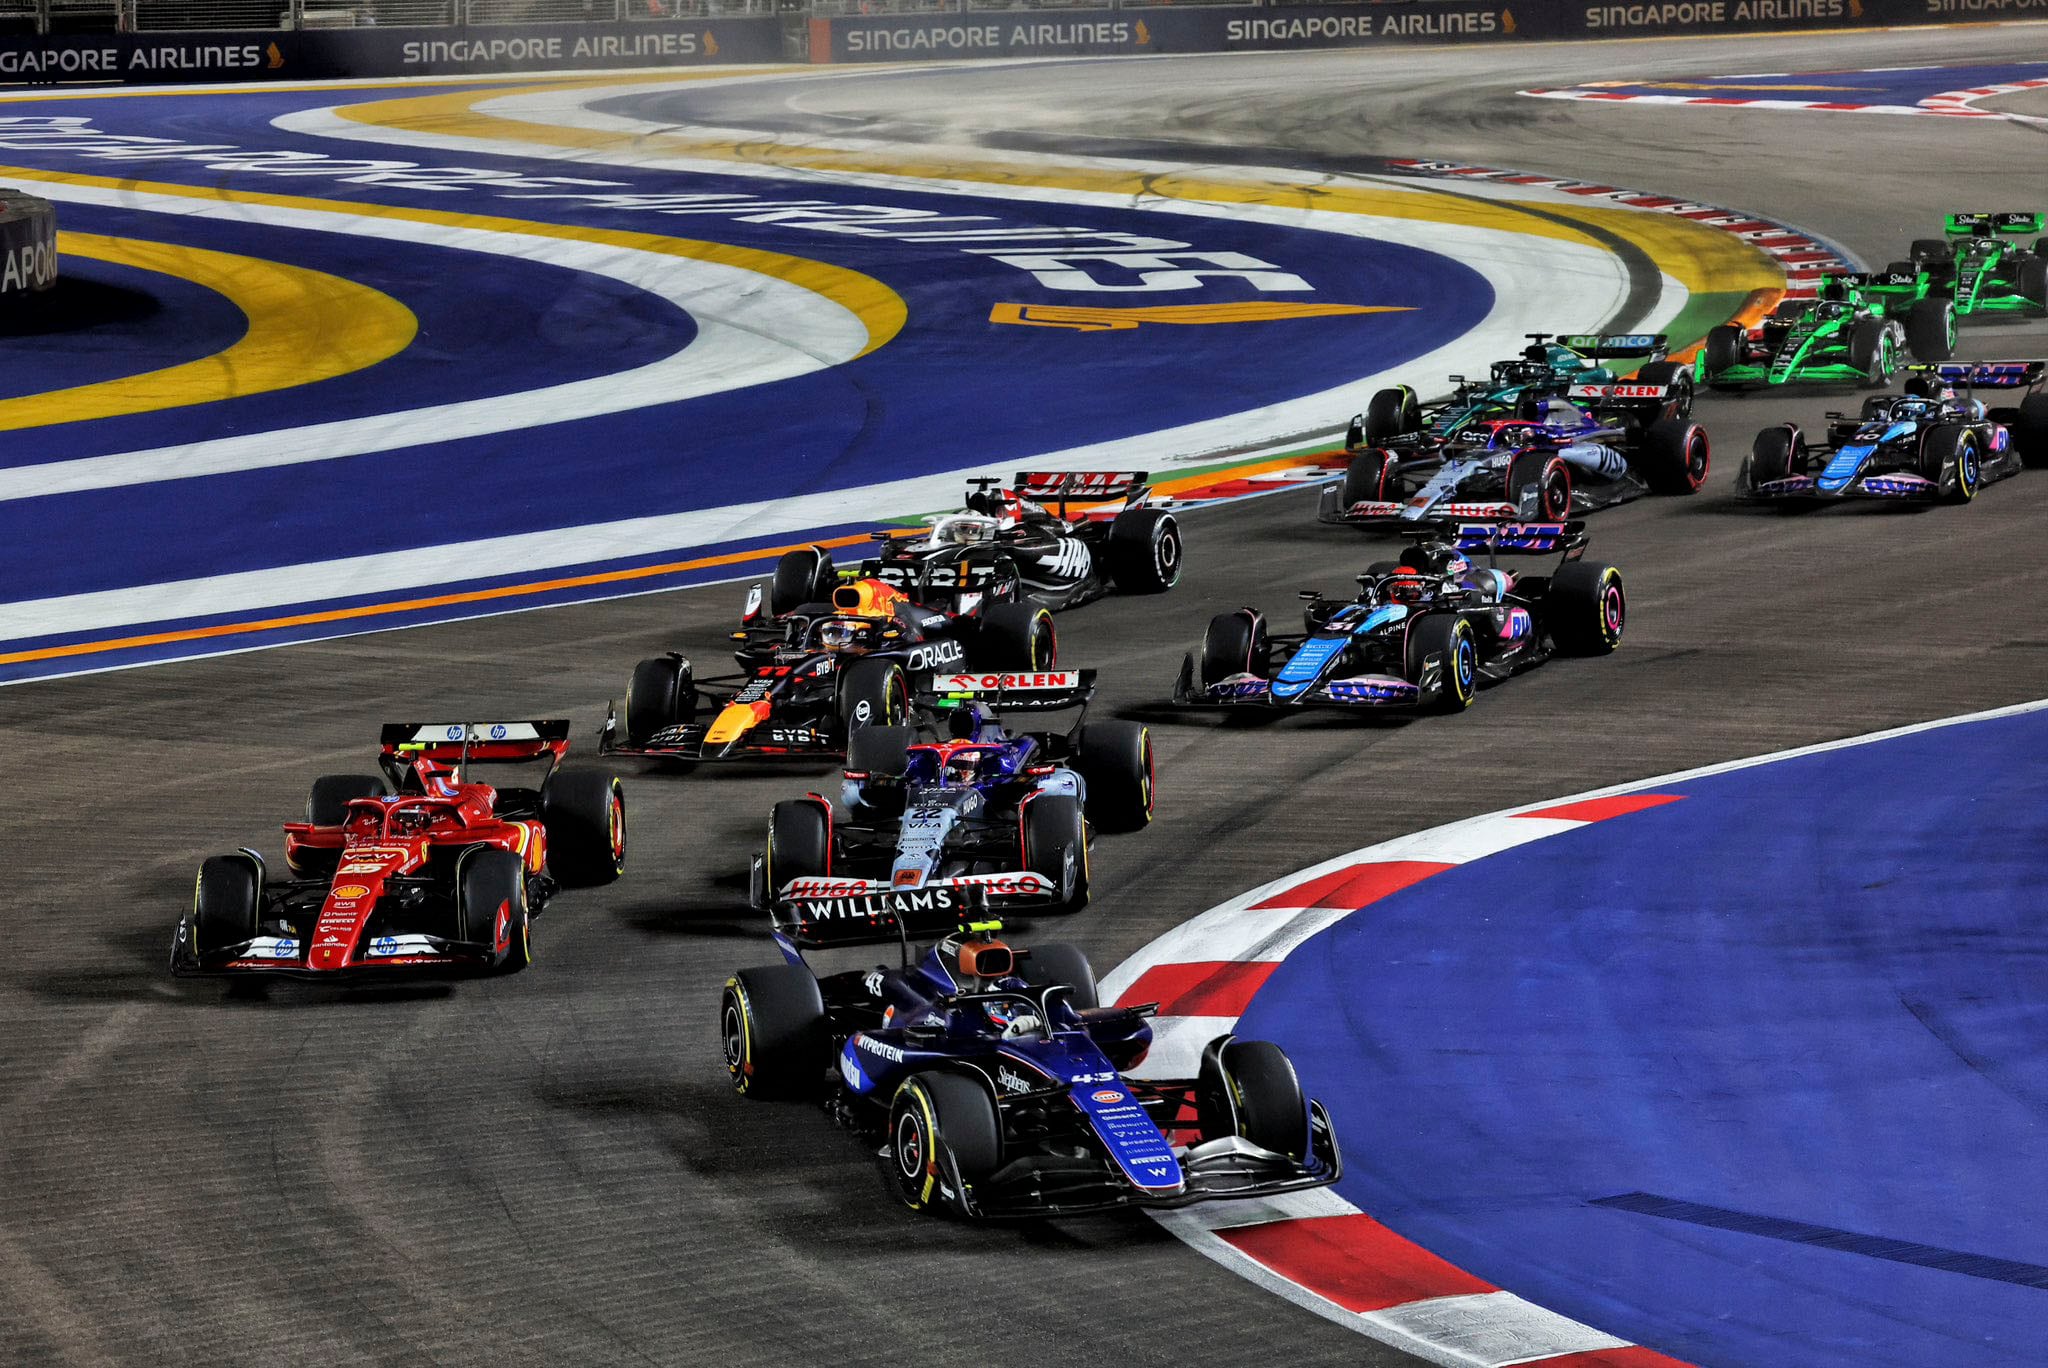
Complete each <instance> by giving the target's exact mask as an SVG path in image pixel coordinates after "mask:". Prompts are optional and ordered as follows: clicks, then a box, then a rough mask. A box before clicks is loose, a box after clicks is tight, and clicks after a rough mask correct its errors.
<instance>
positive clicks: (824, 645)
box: [815, 617, 868, 651]
mask: <svg viewBox="0 0 2048 1368" xmlns="http://www.w3.org/2000/svg"><path fill="white" fill-rule="evenodd" d="M867 637H868V624H867V623H866V622H865V621H863V620H861V619H860V618H846V617H832V618H826V619H825V620H824V621H823V622H821V623H819V624H818V630H817V633H816V637H815V640H816V642H817V645H818V649H819V650H821V651H858V650H861V649H862V648H863V647H865V646H866V645H867Z"/></svg>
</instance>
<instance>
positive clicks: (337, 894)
mask: <svg viewBox="0 0 2048 1368" xmlns="http://www.w3.org/2000/svg"><path fill="white" fill-rule="evenodd" d="M327 896H328V897H330V898H367V897H369V896H370V890H369V889H367V888H365V887H363V886H362V885H361V884H337V885H336V886H335V887H334V889H333V890H332V891H331V892H329V893H328V895H327Z"/></svg>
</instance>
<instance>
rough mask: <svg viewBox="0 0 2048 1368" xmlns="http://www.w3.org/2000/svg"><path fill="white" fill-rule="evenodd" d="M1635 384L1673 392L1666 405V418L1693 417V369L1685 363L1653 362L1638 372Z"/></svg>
mask: <svg viewBox="0 0 2048 1368" xmlns="http://www.w3.org/2000/svg"><path fill="white" fill-rule="evenodd" d="M1634 383H1636V384H1639V385H1663V386H1664V387H1665V388H1666V389H1669V390H1670V391H1671V397H1670V398H1669V399H1668V400H1666V401H1665V405H1664V416H1665V417H1667V418H1690V417H1692V367H1691V366H1688V365H1686V364H1685V363H1684V362H1683V361H1652V362H1650V363H1649V364H1648V365H1646V366H1644V367H1642V368H1641V369H1640V370H1638V371H1637V372H1636V374H1635V381H1634Z"/></svg>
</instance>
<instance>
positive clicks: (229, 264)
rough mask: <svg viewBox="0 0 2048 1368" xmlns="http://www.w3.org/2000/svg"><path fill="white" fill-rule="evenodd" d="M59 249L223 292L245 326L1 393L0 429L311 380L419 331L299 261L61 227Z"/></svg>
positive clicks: (376, 296) (391, 302)
mask: <svg viewBox="0 0 2048 1368" xmlns="http://www.w3.org/2000/svg"><path fill="white" fill-rule="evenodd" d="M57 250H58V252H59V253H60V254H61V255H64V256H71V257H84V258H86V259H88V260H92V261H106V262H113V263H115V264H117V265H121V266H129V267H133V268H135V269H136V270H140V271H154V272H157V273H158V274H161V275H170V276H176V277H178V278H179V279H181V280H188V281H191V282H192V283H193V284H195V285H199V286H202V287H204V288H206V289H209V290H212V291H213V292H214V293H216V294H219V295H223V296H225V297H226V298H227V299H228V300H229V301H230V302H231V303H233V304H234V306H235V307H236V308H238V309H240V310H241V311H242V315H243V317H244V318H245V319H246V320H247V322H248V330H247V331H246V332H244V333H243V334H242V336H241V338H240V339H239V340H238V341H236V342H235V343H234V344H233V345H232V346H229V347H227V348H225V349H223V350H221V351H218V352H216V353H214V354H213V355H212V356H207V357H202V358H200V359H199V360H196V361H187V362H184V363H182V364H180V365H176V366H167V367H165V368H163V369H161V370H153V371H147V372H144V373H142V374H140V375H127V376H122V377H120V378H118V379H114V380H102V381H99V382H97V383H95V384H90V385H75V386H73V387H71V388H69V389H60V390H48V391H45V392H43V393H40V394H27V395H22V396H20V397H19V398H15V399H4V400H0V431H4V432H12V431H17V430H19V429H21V428H32V427H45V426H48V425H50V424H52V423H82V422H86V421H88V420H90V419H94V418H115V417H119V416H121V415H123V414H132V413H153V412H155V411H157V410H159V409H168V408H183V407H187V406H189V405H192V404H211V403H217V402H219V401H220V400H223V399H235V398H240V397H242V396H245V395H251V394H267V393H270V392H272V391H274V390H281V389H289V388H291V387H293V386H296V385H310V384H312V383H313V382H315V381H317V380H329V379H332V378H334V377H335V376H338V375H347V374H349V373H350V372H351V371H359V370H362V369H364V368H366V367H369V366H374V365H376V364H377V363H378V362H379V361H383V360H386V359H388V358H389V357H392V356H395V355H397V354H398V353H399V352H401V351H404V350H405V349H406V347H408V346H410V345H411V343H412V340H413V337H414V336H415V335H416V334H417V333H418V331H419V320H418V319H416V318H414V317H413V314H412V311H411V310H410V309H408V308H406V307H405V305H403V304H401V303H399V302H398V301H397V300H395V299H393V298H391V296H389V295H387V294H384V293H382V292H380V291H377V290H373V289H371V288H370V287H369V286H367V285H359V284H357V283H356V282H354V281H352V280H343V279H342V278H341V277H339V276H333V275H328V274H327V273H326V272H324V271H314V270H308V269H307V268H305V267H302V266H288V265H285V264H284V263H283V262H278V261H265V260H263V259H261V258H259V257H250V256H238V255H236V254H234V253H230V252H214V251H208V250H206V249H204V248H199V247H185V246H180V245H178V244H175V243H169V242H142V241H137V240H136V239H133V238H116V237H104V236H101V235H100V234H98V233H73V232H61V233H59V234H58V235H57Z"/></svg>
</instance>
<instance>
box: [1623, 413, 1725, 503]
mask: <svg viewBox="0 0 2048 1368" xmlns="http://www.w3.org/2000/svg"><path fill="white" fill-rule="evenodd" d="M1713 456H1714V449H1713V445H1712V444H1711V443H1709V442H1708V441H1707V430H1706V429H1705V428H1703V427H1701V426H1700V425H1699V424H1698V423H1694V422H1689V421H1687V420H1686V419H1683V418H1659V419H1658V420H1657V421H1656V422H1654V423H1652V424H1650V426H1649V427H1648V428H1646V429H1645V430H1644V432H1643V443H1642V445H1641V446H1640V447H1639V448H1637V455H1636V462H1637V465H1638V466H1639V467H1640V468H1641V470H1642V472H1643V479H1644V480H1646V481H1648V482H1649V486H1650V492H1651V493H1652V494H1697V493H1699V490H1700V486H1701V485H1703V484H1705V483H1706V482H1707V470H1708V468H1709V467H1710V466H1711V465H1712V464H1713Z"/></svg>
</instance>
